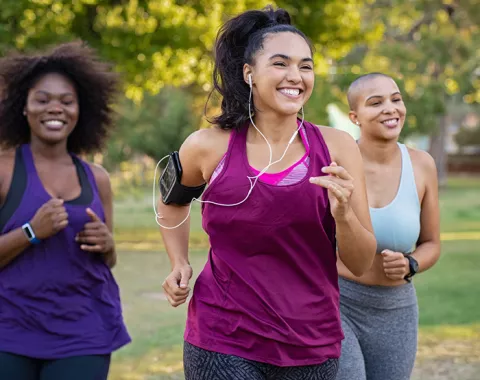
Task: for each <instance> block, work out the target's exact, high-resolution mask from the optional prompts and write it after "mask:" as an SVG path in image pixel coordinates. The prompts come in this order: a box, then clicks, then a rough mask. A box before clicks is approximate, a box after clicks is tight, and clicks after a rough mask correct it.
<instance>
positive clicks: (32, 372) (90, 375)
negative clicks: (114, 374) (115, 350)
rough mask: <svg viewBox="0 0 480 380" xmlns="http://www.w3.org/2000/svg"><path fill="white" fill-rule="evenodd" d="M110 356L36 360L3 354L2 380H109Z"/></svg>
mask: <svg viewBox="0 0 480 380" xmlns="http://www.w3.org/2000/svg"><path fill="white" fill-rule="evenodd" d="M109 368H110V355H89V356H73V357H70V358H65V359H58V360H42V359H34V358H29V357H26V356H20V355H14V354H9V353H7V352H0V379H2V380H4V379H5V380H7V379H8V380H10V379H11V380H107V376H108V370H109Z"/></svg>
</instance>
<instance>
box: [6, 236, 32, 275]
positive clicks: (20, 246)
mask: <svg viewBox="0 0 480 380" xmlns="http://www.w3.org/2000/svg"><path fill="white" fill-rule="evenodd" d="M30 244H31V243H30V242H29V241H28V239H27V237H26V236H25V233H24V232H23V231H22V229H21V228H17V229H15V230H12V231H10V232H8V233H6V234H4V235H0V268H4V267H5V266H7V265H8V264H9V263H10V262H11V261H12V260H13V259H15V258H16V257H17V256H18V255H19V254H20V253H22V252H23V251H24V250H25V249H27V248H28V247H29V246H30Z"/></svg>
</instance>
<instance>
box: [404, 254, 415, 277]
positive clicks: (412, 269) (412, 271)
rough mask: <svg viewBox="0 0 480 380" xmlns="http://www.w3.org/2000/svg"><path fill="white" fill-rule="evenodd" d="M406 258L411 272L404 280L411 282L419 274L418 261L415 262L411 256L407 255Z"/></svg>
mask: <svg viewBox="0 0 480 380" xmlns="http://www.w3.org/2000/svg"><path fill="white" fill-rule="evenodd" d="M405 257H406V258H407V260H408V264H409V267H410V272H409V273H408V274H407V275H406V276H405V277H404V279H405V280H407V281H408V282H410V281H411V278H412V277H413V276H415V274H416V273H417V272H418V261H417V260H415V259H414V258H413V257H412V256H411V255H405Z"/></svg>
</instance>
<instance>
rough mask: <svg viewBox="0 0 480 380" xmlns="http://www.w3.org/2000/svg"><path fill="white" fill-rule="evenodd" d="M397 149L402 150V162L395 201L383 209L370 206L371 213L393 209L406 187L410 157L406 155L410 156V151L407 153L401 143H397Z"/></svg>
mask: <svg viewBox="0 0 480 380" xmlns="http://www.w3.org/2000/svg"><path fill="white" fill-rule="evenodd" d="M397 147H398V149H399V150H400V160H401V167H400V181H399V183H398V187H397V191H396V193H395V196H394V197H393V199H392V200H391V201H390V202H388V203H387V204H386V205H385V206H382V207H370V206H369V208H370V211H371V212H377V211H383V210H387V209H389V208H390V207H392V206H393V205H394V204H395V203H396V202H397V200H398V198H400V195H401V193H402V190H403V188H404V187H405V176H406V174H407V173H406V172H405V169H406V165H407V161H406V160H408V157H405V154H408V151H406V152H405V151H404V149H403V148H402V144H400V143H399V142H397Z"/></svg>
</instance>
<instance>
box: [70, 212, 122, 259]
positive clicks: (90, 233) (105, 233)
mask: <svg viewBox="0 0 480 380" xmlns="http://www.w3.org/2000/svg"><path fill="white" fill-rule="evenodd" d="M87 214H88V216H89V217H90V219H91V222H88V223H86V224H85V226H84V227H83V231H81V232H79V233H78V234H77V236H75V241H76V242H77V243H80V244H81V245H80V248H81V249H83V250H84V251H88V252H98V253H109V252H111V251H112V250H113V247H114V243H113V237H112V233H111V232H110V230H109V229H108V227H107V225H106V224H105V223H103V221H102V220H101V219H100V218H99V217H98V215H97V214H95V212H93V210H92V209H91V208H87Z"/></svg>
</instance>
